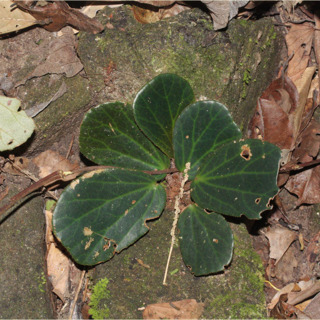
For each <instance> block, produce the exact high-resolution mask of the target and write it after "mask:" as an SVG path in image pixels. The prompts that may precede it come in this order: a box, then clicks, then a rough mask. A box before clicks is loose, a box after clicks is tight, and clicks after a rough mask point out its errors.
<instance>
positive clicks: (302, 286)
mask: <svg viewBox="0 0 320 320" xmlns="http://www.w3.org/2000/svg"><path fill="white" fill-rule="evenodd" d="M312 284H313V281H312V280H309V281H299V282H298V283H294V282H292V283H289V284H287V285H286V286H285V287H283V288H282V289H281V290H279V291H278V292H277V293H276V294H275V295H274V297H273V298H272V300H271V302H270V303H269V304H268V309H273V308H274V307H275V305H276V304H277V303H278V302H279V299H280V297H281V296H282V295H284V294H290V293H294V292H300V291H303V290H306V289H308V288H309V287H310V286H312ZM287 298H288V296H287Z"/></svg>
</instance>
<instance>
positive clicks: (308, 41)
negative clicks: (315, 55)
mask: <svg viewBox="0 0 320 320" xmlns="http://www.w3.org/2000/svg"><path fill="white" fill-rule="evenodd" d="M290 26H291V28H290V30H289V32H288V33H287V35H286V43H287V47H288V56H291V55H292V54H293V57H292V59H291V60H290V61H289V65H288V70H287V75H288V76H289V77H290V79H291V80H293V81H296V80H297V79H299V78H300V77H301V76H302V74H303V72H304V71H305V69H306V68H307V66H308V63H309V60H310V52H311V46H312V40H313V37H314V27H313V25H312V24H311V23H309V22H305V23H301V24H290Z"/></svg>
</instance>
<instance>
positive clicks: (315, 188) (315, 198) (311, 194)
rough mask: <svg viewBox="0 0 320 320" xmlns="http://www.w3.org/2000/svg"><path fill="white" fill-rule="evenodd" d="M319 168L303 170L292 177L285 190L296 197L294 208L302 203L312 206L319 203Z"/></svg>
mask: <svg viewBox="0 0 320 320" xmlns="http://www.w3.org/2000/svg"><path fill="white" fill-rule="evenodd" d="M319 181H320V167H319V166H316V167H315V168H313V169H309V170H305V171H302V172H300V173H299V174H295V175H292V176H291V177H290V179H289V180H288V182H287V183H286V185H285V188H286V189H287V190H288V191H289V192H291V193H294V194H296V195H297V196H298V200H297V203H296V206H300V205H301V204H303V203H308V204H314V203H319V202H320V190H319Z"/></svg>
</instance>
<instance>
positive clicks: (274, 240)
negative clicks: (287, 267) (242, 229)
mask: <svg viewBox="0 0 320 320" xmlns="http://www.w3.org/2000/svg"><path fill="white" fill-rule="evenodd" d="M265 236H266V237H267V238H268V240H269V244H270V258H271V259H275V260H276V263H277V262H278V261H279V259H280V258H281V257H282V256H283V255H284V253H285V252H286V251H287V250H288V248H289V246H290V245H291V243H292V242H293V241H294V240H296V239H297V233H296V232H294V231H291V230H289V229H287V228H283V227H280V226H276V227H273V228H271V229H270V230H269V231H267V232H266V233H265Z"/></svg>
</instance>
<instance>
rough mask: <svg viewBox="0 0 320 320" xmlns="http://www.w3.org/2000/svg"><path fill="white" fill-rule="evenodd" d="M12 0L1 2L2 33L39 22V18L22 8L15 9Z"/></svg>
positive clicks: (0, 23)
mask: <svg viewBox="0 0 320 320" xmlns="http://www.w3.org/2000/svg"><path fill="white" fill-rule="evenodd" d="M11 6H12V1H10V0H2V1H1V2H0V34H5V33H10V32H14V31H18V30H21V29H25V28H28V27H30V26H33V25H35V24H38V21H37V19H35V18H34V17H33V16H31V15H30V14H29V13H26V12H23V11H21V10H20V9H18V8H16V9H13V8H12V7H11Z"/></svg>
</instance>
